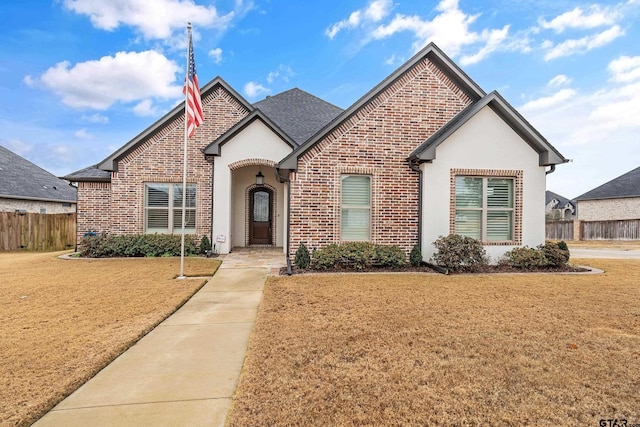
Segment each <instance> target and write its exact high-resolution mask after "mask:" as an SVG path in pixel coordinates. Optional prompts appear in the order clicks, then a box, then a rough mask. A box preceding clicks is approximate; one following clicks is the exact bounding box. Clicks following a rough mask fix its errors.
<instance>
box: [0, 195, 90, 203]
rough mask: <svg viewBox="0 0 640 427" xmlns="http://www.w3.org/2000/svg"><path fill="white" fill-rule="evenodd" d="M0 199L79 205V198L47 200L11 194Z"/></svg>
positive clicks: (45, 198)
mask: <svg viewBox="0 0 640 427" xmlns="http://www.w3.org/2000/svg"><path fill="white" fill-rule="evenodd" d="M0 199H13V200H33V201H41V202H56V203H77V198H75V199H58V198H47V197H31V196H20V195H11V194H0Z"/></svg>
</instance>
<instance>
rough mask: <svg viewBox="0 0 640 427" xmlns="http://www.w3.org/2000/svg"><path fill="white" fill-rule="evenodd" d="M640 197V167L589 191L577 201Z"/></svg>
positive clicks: (577, 198)
mask: <svg viewBox="0 0 640 427" xmlns="http://www.w3.org/2000/svg"><path fill="white" fill-rule="evenodd" d="M624 197H640V167H637V168H635V169H634V170H632V171H629V172H627V173H625V174H624V175H620V176H619V177H617V178H614V179H612V180H611V181H609V182H606V183H604V184H602V185H601V186H599V187H596V188H594V189H593V190H591V191H587V192H586V193H584V194H583V195H581V196H578V197H576V200H578V201H580V200H596V199H619V198H624Z"/></svg>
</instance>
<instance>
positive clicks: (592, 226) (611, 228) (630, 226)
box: [545, 219, 640, 240]
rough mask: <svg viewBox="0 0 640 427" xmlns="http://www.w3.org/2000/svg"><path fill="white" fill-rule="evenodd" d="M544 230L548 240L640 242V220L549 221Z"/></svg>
mask: <svg viewBox="0 0 640 427" xmlns="http://www.w3.org/2000/svg"><path fill="white" fill-rule="evenodd" d="M574 222H577V224H575V225H574ZM545 228H546V238H547V239H549V240H640V219H623V220H614V221H550V222H547V223H546V227H545ZM575 233H580V235H578V236H576V235H575Z"/></svg>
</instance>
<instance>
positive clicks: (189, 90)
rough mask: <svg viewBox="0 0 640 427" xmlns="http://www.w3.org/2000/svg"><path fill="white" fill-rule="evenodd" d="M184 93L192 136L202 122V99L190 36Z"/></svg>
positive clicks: (188, 128)
mask: <svg viewBox="0 0 640 427" xmlns="http://www.w3.org/2000/svg"><path fill="white" fill-rule="evenodd" d="M182 93H184V94H186V95H187V132H188V134H189V137H192V136H193V134H194V132H195V131H196V128H197V127H198V126H200V125H201V124H202V122H203V121H204V117H203V115H202V100H201V99H200V86H199V85H198V76H196V61H195V60H194V58H193V43H192V42H191V37H189V70H187V78H186V79H185V82H184V88H183V89H182Z"/></svg>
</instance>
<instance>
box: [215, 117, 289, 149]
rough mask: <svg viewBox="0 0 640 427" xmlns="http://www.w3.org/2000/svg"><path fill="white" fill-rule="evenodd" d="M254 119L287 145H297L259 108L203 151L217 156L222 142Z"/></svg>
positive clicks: (224, 142)
mask: <svg viewBox="0 0 640 427" xmlns="http://www.w3.org/2000/svg"><path fill="white" fill-rule="evenodd" d="M256 120H259V121H261V122H262V123H264V124H265V126H267V127H268V128H269V129H271V131H272V132H273V133H275V134H276V135H277V136H278V137H279V138H280V139H282V140H283V141H284V142H285V143H287V145H289V146H290V147H291V148H295V147H297V146H298V145H297V144H296V143H295V141H294V140H293V139H291V138H290V137H289V136H288V135H287V134H286V133H285V132H283V131H282V129H280V127H278V125H276V124H275V123H273V121H272V120H271V119H269V118H268V117H267V116H265V114H264V113H263V112H262V111H260V110H254V111H253V112H252V113H251V114H249V115H248V116H247V117H245V118H244V119H242V120H240V121H239V122H238V123H237V124H236V125H235V126H233V127H232V128H231V129H229V130H228V131H227V132H225V133H224V134H223V135H220V137H219V138H218V139H216V140H215V141H213V142H212V143H211V144H209V145H208V146H207V147H206V148H205V149H204V150H203V153H204V154H205V155H209V156H219V155H220V154H221V153H220V150H221V148H222V146H223V145H224V144H226V143H227V142H229V141H231V140H232V139H233V138H234V137H235V136H236V135H238V134H239V133H240V132H242V131H243V130H244V129H246V128H247V127H248V126H249V125H251V123H253V122H255V121H256Z"/></svg>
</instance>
